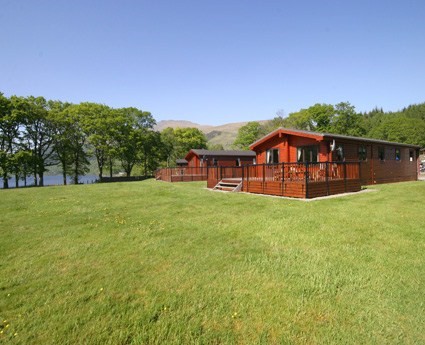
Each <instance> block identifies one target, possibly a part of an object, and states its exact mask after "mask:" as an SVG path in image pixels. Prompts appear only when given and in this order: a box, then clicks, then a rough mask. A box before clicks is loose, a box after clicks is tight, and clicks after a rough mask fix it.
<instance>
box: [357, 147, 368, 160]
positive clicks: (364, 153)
mask: <svg viewBox="0 0 425 345" xmlns="http://www.w3.org/2000/svg"><path fill="white" fill-rule="evenodd" d="M366 159H367V150H366V146H364V145H360V146H359V161H365V160H366Z"/></svg>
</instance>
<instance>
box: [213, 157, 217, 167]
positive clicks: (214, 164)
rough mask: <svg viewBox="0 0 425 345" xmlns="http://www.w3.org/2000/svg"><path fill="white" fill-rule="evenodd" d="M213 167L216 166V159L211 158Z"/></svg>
mask: <svg viewBox="0 0 425 345" xmlns="http://www.w3.org/2000/svg"><path fill="white" fill-rule="evenodd" d="M213 166H215V167H216V166H217V159H215V158H213Z"/></svg>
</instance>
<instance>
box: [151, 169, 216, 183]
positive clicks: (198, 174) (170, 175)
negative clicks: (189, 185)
mask: <svg viewBox="0 0 425 345" xmlns="http://www.w3.org/2000/svg"><path fill="white" fill-rule="evenodd" d="M155 178H156V179H157V180H162V181H167V182H189V181H206V180H207V178H208V168H207V167H180V168H163V169H158V170H157V171H156V173H155Z"/></svg>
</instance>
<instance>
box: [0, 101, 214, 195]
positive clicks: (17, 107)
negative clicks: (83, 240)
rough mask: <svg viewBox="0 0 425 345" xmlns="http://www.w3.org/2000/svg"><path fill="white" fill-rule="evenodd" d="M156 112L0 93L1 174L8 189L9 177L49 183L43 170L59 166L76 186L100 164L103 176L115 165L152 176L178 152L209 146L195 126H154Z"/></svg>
mask: <svg viewBox="0 0 425 345" xmlns="http://www.w3.org/2000/svg"><path fill="white" fill-rule="evenodd" d="M155 124H156V121H155V119H154V118H153V116H152V114H151V113H150V112H148V111H142V110H140V109H137V108H134V107H128V108H118V109H115V108H111V107H109V106H107V105H104V104H98V103H89V102H84V103H80V104H71V103H68V102H61V101H53V100H46V99H45V98H44V97H33V96H29V97H20V96H11V97H6V96H4V94H3V93H0V177H1V178H2V179H3V186H4V188H8V187H9V184H8V179H9V178H10V177H11V176H14V177H15V180H16V181H15V183H16V187H18V181H19V180H23V181H24V185H25V186H26V181H27V178H28V177H29V176H33V177H34V184H35V186H43V185H44V174H45V173H46V171H48V168H49V167H51V166H59V167H60V170H61V173H62V176H63V183H64V184H66V183H67V177H70V178H71V180H72V182H73V183H75V184H77V183H78V179H79V177H80V176H82V175H84V174H86V173H87V172H88V171H89V167H90V161H91V160H94V161H95V162H96V165H97V170H98V174H99V179H101V178H102V177H103V176H104V174H105V172H108V173H109V175H110V176H112V174H113V167H116V166H118V167H119V169H120V170H121V171H123V172H125V174H126V175H127V176H130V175H131V174H132V171H133V168H134V167H135V166H138V168H139V171H140V172H141V173H142V174H143V175H152V174H153V171H154V170H155V169H156V168H157V167H158V166H161V165H166V164H167V163H168V164H169V163H170V159H171V158H172V157H174V156H175V155H183V154H184V152H187V151H188V150H189V149H190V148H194V147H195V148H205V147H206V138H205V136H204V135H203V133H202V132H200V131H199V130H198V129H195V128H189V129H175V130H174V129H171V128H169V129H166V130H164V132H163V133H162V134H161V133H159V132H158V131H155V130H154V126H155Z"/></svg>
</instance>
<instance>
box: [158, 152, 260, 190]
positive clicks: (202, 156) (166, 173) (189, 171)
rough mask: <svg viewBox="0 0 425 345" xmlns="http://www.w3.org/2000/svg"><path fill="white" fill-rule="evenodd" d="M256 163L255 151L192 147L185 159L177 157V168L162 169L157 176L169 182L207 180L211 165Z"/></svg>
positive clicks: (233, 165) (235, 165)
mask: <svg viewBox="0 0 425 345" xmlns="http://www.w3.org/2000/svg"><path fill="white" fill-rule="evenodd" d="M248 164H255V152H254V151H237V150H235V151H230V150H216V151H212V150H204V149H192V150H190V151H189V152H188V154H187V155H186V157H185V158H184V159H177V160H176V165H177V168H164V169H160V170H159V171H158V172H157V174H156V178H157V179H160V180H164V181H168V182H185V181H206V180H207V179H208V171H209V169H208V168H210V167H217V166H226V167H235V168H237V167H240V166H242V165H248Z"/></svg>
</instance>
